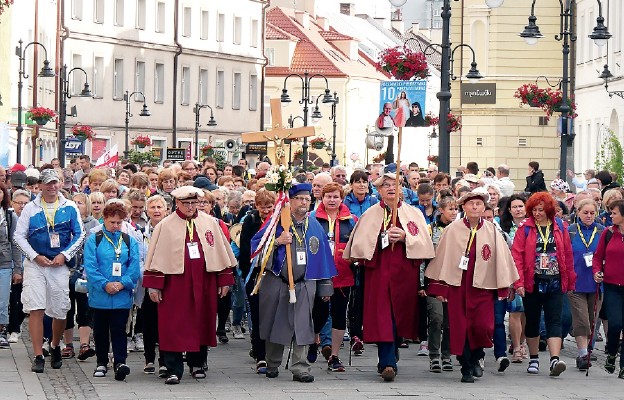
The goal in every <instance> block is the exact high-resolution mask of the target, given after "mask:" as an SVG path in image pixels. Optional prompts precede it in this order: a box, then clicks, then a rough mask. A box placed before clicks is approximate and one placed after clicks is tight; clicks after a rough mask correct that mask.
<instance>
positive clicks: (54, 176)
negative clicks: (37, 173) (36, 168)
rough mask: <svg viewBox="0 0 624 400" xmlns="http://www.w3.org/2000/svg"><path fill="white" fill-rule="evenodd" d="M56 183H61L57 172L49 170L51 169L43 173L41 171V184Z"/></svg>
mask: <svg viewBox="0 0 624 400" xmlns="http://www.w3.org/2000/svg"><path fill="white" fill-rule="evenodd" d="M54 181H56V182H60V181H61V179H60V178H59V176H58V173H57V172H56V170H53V169H51V168H49V169H44V170H43V171H41V183H50V182H54Z"/></svg>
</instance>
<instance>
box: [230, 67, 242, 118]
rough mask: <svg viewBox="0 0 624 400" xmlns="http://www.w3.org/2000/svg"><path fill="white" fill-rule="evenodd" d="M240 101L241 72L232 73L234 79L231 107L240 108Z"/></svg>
mask: <svg viewBox="0 0 624 400" xmlns="http://www.w3.org/2000/svg"><path fill="white" fill-rule="evenodd" d="M240 102H241V74H240V73H238V72H235V73H234V81H233V82H232V109H234V110H240Z"/></svg>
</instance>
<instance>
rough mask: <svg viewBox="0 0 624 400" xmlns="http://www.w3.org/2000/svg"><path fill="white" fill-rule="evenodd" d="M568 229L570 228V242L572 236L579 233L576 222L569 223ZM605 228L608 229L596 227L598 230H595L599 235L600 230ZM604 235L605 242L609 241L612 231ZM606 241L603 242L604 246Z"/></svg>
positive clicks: (602, 230) (572, 238)
mask: <svg viewBox="0 0 624 400" xmlns="http://www.w3.org/2000/svg"><path fill="white" fill-rule="evenodd" d="M570 229H571V230H570V231H569V232H568V233H569V234H570V242H572V241H573V240H574V237H575V236H576V235H578V233H579V229H578V223H577V224H572V225H570ZM605 229H608V228H604V229H598V231H597V232H596V233H598V236H600V235H601V234H602V232H604V230H605ZM606 235H607V236H606V237H605V240H606V243H609V240H611V236H613V232H608V233H607V234H606ZM606 243H605V246H606Z"/></svg>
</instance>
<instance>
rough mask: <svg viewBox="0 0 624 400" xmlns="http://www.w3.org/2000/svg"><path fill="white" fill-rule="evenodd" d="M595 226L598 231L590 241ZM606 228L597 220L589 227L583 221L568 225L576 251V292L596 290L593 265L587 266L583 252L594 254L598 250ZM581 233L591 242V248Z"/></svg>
mask: <svg viewBox="0 0 624 400" xmlns="http://www.w3.org/2000/svg"><path fill="white" fill-rule="evenodd" d="M595 227H596V228H597V232H596V234H595V235H594V239H593V240H592V241H591V243H590V239H591V236H592V232H593V231H594V228H595ZM604 229H605V227H604V226H602V225H600V224H597V223H595V222H594V223H593V224H591V226H589V227H587V226H585V224H583V223H578V224H572V225H570V226H569V227H568V232H570V233H571V235H570V236H571V239H572V252H573V253H574V272H576V289H575V290H574V291H575V292H578V293H594V292H595V291H596V282H594V274H593V272H592V267H591V265H590V266H589V267H588V266H587V264H586V263H585V258H584V257H583V254H587V253H592V254H593V253H594V252H595V251H596V247H598V240H599V239H600V234H601V233H602V231H603V230H604ZM580 235H583V237H584V238H585V242H587V244H589V249H588V248H587V247H585V244H584V243H583V240H582V239H581V236H580Z"/></svg>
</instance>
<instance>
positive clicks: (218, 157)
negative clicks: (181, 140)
mask: <svg viewBox="0 0 624 400" xmlns="http://www.w3.org/2000/svg"><path fill="white" fill-rule="evenodd" d="M208 157H213V158H214V159H215V160H216V161H217V169H219V170H221V171H223V168H225V166H226V165H227V160H226V159H225V157H223V154H221V152H220V151H214V148H213V149H211V151H208V152H207V153H205V155H204V156H202V157H201V161H202V163H203V161H204V159H205V158H208Z"/></svg>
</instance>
